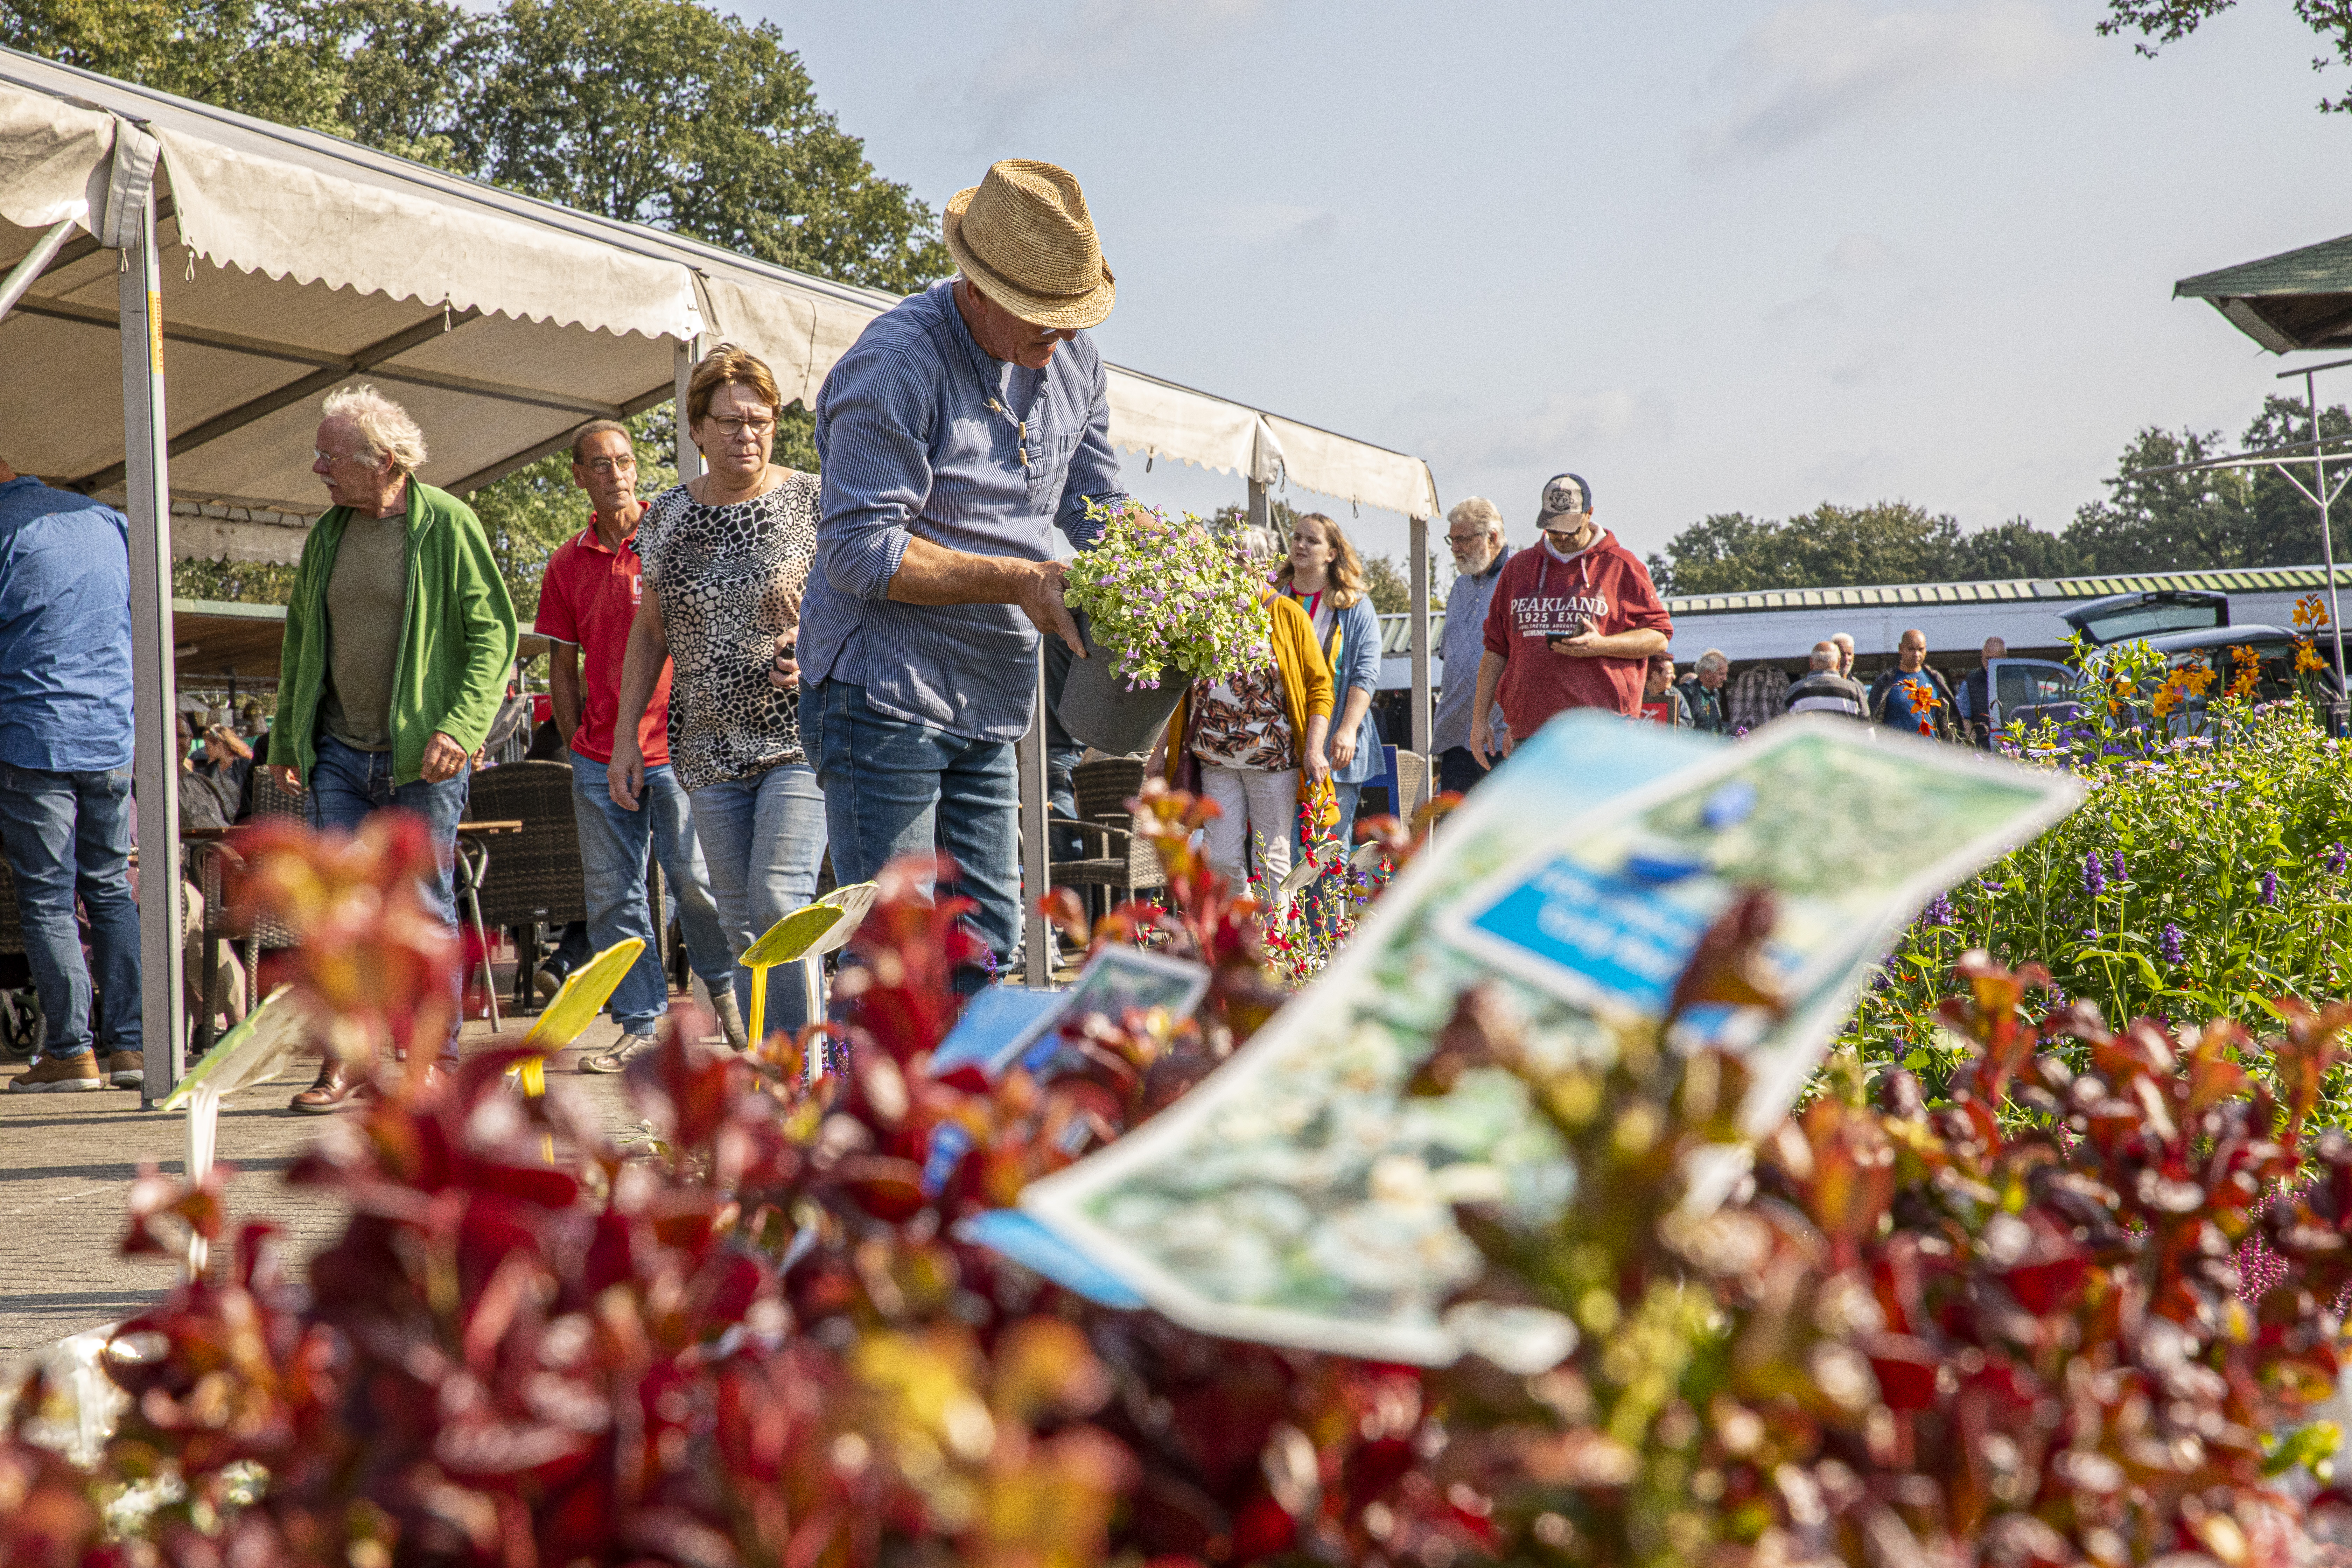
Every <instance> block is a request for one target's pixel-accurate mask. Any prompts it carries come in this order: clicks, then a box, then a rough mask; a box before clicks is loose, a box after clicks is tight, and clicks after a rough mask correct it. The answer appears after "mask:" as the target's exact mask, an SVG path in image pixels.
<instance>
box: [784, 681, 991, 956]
mask: <svg viewBox="0 0 2352 1568" xmlns="http://www.w3.org/2000/svg"><path fill="white" fill-rule="evenodd" d="M801 733H802V735H803V737H805V738H806V739H807V741H808V743H809V749H810V752H811V753H812V754H813V755H814V756H815V757H816V758H817V759H818V762H817V780H818V782H819V783H821V784H824V814H825V821H826V825H827V826H828V827H829V828H830V830H831V834H832V839H833V874H834V875H835V877H836V878H838V879H840V880H841V881H843V882H845V883H847V882H862V881H866V880H868V879H872V878H873V877H874V876H876V875H877V873H879V872H880V871H881V869H882V868H883V867H885V866H887V865H888V864H889V863H890V862H891V861H892V860H894V859H896V858H898V857H899V856H901V855H930V854H933V853H935V852H937V851H941V850H944V851H945V852H946V853H948V854H949V855H950V856H953V857H954V858H955V863H956V873H957V879H956V882H955V884H954V885H953V886H952V887H951V888H950V889H945V890H946V891H949V892H952V893H961V894H962V895H963V896H964V897H966V898H969V899H971V900H974V901H975V902H976V903H977V904H978V905H979V908H978V909H977V910H974V911H973V912H972V914H971V917H970V918H971V923H972V926H973V928H974V930H975V931H976V932H977V934H978V935H979V937H980V940H981V942H982V943H983V944H985V945H986V947H987V948H988V950H989V952H991V953H992V954H993V955H994V958H995V963H996V969H997V972H998V973H1004V972H1005V971H1007V970H1008V969H1010V968H1011V966H1012V963H1013V954H1014V952H1016V951H1017V950H1018V949H1019V947H1020V945H1021V927H1022V920H1021V821H1020V817H1021V788H1020V775H1019V771H1018V770H1017V769H1016V768H1015V767H1014V765H1013V747H1012V745H1011V744H1010V743H1009V742H1003V741H971V740H966V739H965V738H964V737H963V736H961V735H956V734H950V732H949V731H945V730H941V729H937V728H935V727H933V726H932V725H929V724H919V723H915V722H912V721H908V720H905V719H894V718H891V717H890V716H889V715H887V714H885V713H877V712H876V711H874V710H872V709H871V708H868V707H867V706H866V689H865V688H864V687H862V686H848V685H845V684H844V683H842V682H841V681H838V680H828V681H826V682H825V683H824V685H822V686H819V687H817V688H816V689H814V690H813V691H811V692H809V693H808V694H807V696H806V697H805V698H804V699H803V700H802V703H801ZM985 983H986V977H985V976H984V975H981V974H978V973H971V974H968V975H966V976H965V977H963V979H962V981H961V984H967V985H969V986H971V987H973V988H977V987H978V986H979V985H981V984H985Z"/></svg>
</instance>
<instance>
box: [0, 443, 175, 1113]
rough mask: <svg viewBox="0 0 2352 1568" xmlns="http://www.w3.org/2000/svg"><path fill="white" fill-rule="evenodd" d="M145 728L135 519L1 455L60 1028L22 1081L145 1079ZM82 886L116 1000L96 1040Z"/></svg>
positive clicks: (24, 846)
mask: <svg viewBox="0 0 2352 1568" xmlns="http://www.w3.org/2000/svg"><path fill="white" fill-rule="evenodd" d="M131 736H132V730H131V524H130V522H129V521H127V520H126V519H125V518H124V517H123V515H122V514H121V512H119V511H116V510H114V509H113V508H112V507H108V506H100V504H98V503H97V502H96V501H93V500H90V499H89V497H87V496H79V495H75V494H73V493H72V492H70V491H68V490H59V489H50V488H49V487H48V486H47V485H45V484H43V483H42V482H41V481H40V480H38V479H35V478H33V476H32V475H30V474H19V473H17V472H16V470H15V469H13V468H10V467H9V466H8V465H7V463H6V462H5V461H0V851H5V854H6V856H7V860H8V869H9V872H10V874H11V876H12V877H13V878H14V879H15V881H16V914H17V918H18V919H19V920H20V921H22V922H23V925H24V930H25V957H26V962H27V963H29V964H30V965H31V967H32V971H33V987H34V990H35V991H36V992H37V994H39V996H40V999H41V1016H42V1020H43V1023H44V1026H45V1030H46V1032H45V1035H44V1037H43V1041H42V1046H41V1054H40V1056H39V1058H37V1060H35V1062H34V1063H33V1065H32V1066H31V1067H30V1068H27V1069H26V1071H25V1072H23V1073H21V1074H19V1075H18V1076H17V1077H16V1079H13V1080H11V1081H10V1083H9V1085H8V1089H9V1091H10V1092H11V1093H14V1094H36V1093H41V1092H44V1091H48V1090H58V1089H100V1088H103V1087H105V1086H106V1085H107V1084H109V1083H111V1084H112V1085H113V1086H114V1087H115V1088H117V1089H137V1088H138V1087H139V1086H140V1084H141V1083H142V1081H143V1080H144V1079H145V1076H146V1067H147V1058H146V1057H145V1055H144V1054H143V1052H142V1046H141V1038H140V991H139V902H138V900H136V899H134V898H133V897H132V896H131ZM164 864H165V865H166V866H167V867H168V866H169V865H170V861H169V860H166V861H165V862H164ZM76 895H79V897H80V900H81V905H82V908H83V909H84V910H86V911H88V913H89V945H90V952H91V955H92V956H93V957H94V958H95V959H96V960H97V963H98V974H97V982H98V989H99V991H100V993H101V994H103V995H104V997H105V1002H106V1005H105V1007H104V1009H103V1016H104V1020H105V1021H104V1025H103V1027H102V1030H101V1034H102V1038H99V1039H95V1040H94V1039H93V1038H92V1037H91V1033H90V981H91V975H90V966H89V963H85V962H84V961H83V958H82V951H81V933H80V931H79V928H78V927H77V926H76V924H75V921H74V900H75V897H76ZM100 1046H103V1047H105V1049H104V1061H103V1064H102V1065H101V1063H100V1053H99V1051H98V1049H97V1047H100Z"/></svg>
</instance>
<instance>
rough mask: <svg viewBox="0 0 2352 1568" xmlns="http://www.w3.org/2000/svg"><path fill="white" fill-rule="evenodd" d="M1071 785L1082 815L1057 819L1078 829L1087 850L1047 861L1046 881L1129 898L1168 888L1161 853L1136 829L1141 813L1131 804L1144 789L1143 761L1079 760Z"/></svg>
mask: <svg viewBox="0 0 2352 1568" xmlns="http://www.w3.org/2000/svg"><path fill="white" fill-rule="evenodd" d="M1070 788H1071V793H1072V794H1073V795H1075V796H1076V803H1077V808H1078V814H1077V816H1076V817H1075V818H1072V817H1066V816H1055V817H1054V818H1053V821H1054V822H1055V823H1056V824H1059V825H1061V826H1076V828H1077V830H1078V835H1079V838H1080V841H1081V846H1082V849H1083V851H1084V853H1083V855H1082V858H1079V859H1076V860H1055V861H1053V862H1051V863H1050V864H1048V866H1047V867H1046V881H1047V882H1048V883H1049V884H1051V885H1052V886H1054V887H1057V888H1108V889H1116V890H1118V892H1119V893H1121V894H1122V895H1123V896H1124V897H1126V898H1129V899H1131V898H1133V897H1135V896H1136V894H1137V892H1138V891H1139V889H1146V888H1161V887H1165V886H1167V884H1168V873H1167V872H1166V871H1165V870H1164V869H1162V868H1161V867H1160V852H1159V851H1158V850H1156V849H1154V848H1153V847H1151V840H1150V839H1149V838H1146V837H1143V836H1142V835H1141V834H1140V833H1138V832H1136V831H1135V828H1136V823H1137V819H1138V817H1139V815H1140V814H1139V813H1136V812H1131V811H1129V809H1128V805H1127V803H1128V802H1129V800H1132V799H1133V798H1134V797H1135V796H1136V795H1137V794H1138V793H1139V791H1141V789H1142V788H1143V763H1140V762H1139V761H1138V760H1136V759H1135V758H1132V757H1104V758H1100V759H1098V760H1097V761H1095V762H1091V763H1079V764H1078V765H1077V767H1076V770H1074V772H1073V773H1072V774H1071V779H1070Z"/></svg>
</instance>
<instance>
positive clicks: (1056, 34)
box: [946, 0, 1265, 148]
mask: <svg viewBox="0 0 2352 1568" xmlns="http://www.w3.org/2000/svg"><path fill="white" fill-rule="evenodd" d="M1264 9H1265V0H1068V4H1067V5H1065V6H1064V7H1063V9H1062V11H1061V13H1060V15H1058V16H1054V15H1035V14H1031V15H1028V16H1026V18H1025V20H1024V26H1022V27H1021V28H1020V36H1019V41H1017V42H1007V43H1005V44H1003V46H1001V47H998V48H996V49H995V50H993V51H992V52H991V53H990V54H988V55H987V56H985V57H984V58H982V59H981V60H980V61H979V62H978V63H977V64H976V65H975V66H974V67H973V68H972V69H971V73H970V75H969V76H967V77H966V78H965V79H963V80H962V81H961V82H960V83H957V84H955V85H954V86H953V87H951V88H950V89H948V90H947V94H946V96H948V97H949V98H950V100H955V101H957V102H959V103H960V105H961V110H960V112H959V113H958V114H957V115H956V116H955V117H954V118H955V119H957V120H959V121H961V122H962V123H963V125H964V128H965V136H964V141H965V142H966V144H967V145H968V146H971V147H985V148H994V147H997V146H1000V145H1001V144H1002V143H1003V142H1004V140H1005V139H1006V138H1007V137H1009V136H1012V135H1014V134H1016V133H1017V132H1018V131H1019V129H1020V126H1021V124H1022V122H1023V121H1024V120H1025V119H1027V118H1028V116H1029V113H1030V111H1031V110H1033V109H1034V107H1035V106H1036V104H1037V103H1038V101H1039V100H1043V99H1046V98H1050V97H1055V96H1057V95H1059V94H1061V93H1064V92H1068V91H1076V92H1080V93H1084V94H1086V95H1087V96H1089V97H1096V96H1100V97H1102V98H1104V99H1106V100H1108V99H1111V98H1114V97H1115V93H1116V84H1117V82H1118V79H1119V78H1120V77H1121V76H1122V75H1125V74H1127V73H1129V72H1131V71H1134V70H1137V69H1139V68H1149V67H1150V65H1151V62H1152V58H1153V57H1157V56H1159V55H1161V54H1163V53H1165V52H1167V51H1170V50H1172V49H1191V48H1198V47H1201V46H1202V45H1204V44H1207V43H1211V42H1213V41H1216V40H1220V39H1223V38H1225V37H1228V36H1229V35H1230V34H1231V32H1232V31H1233V29H1234V27H1235V26H1238V25H1240V24H1244V23H1246V22H1248V21H1249V20H1251V19H1252V18H1253V17H1255V16H1256V15H1257V14H1258V13H1259V12H1260V11H1262V10H1264Z"/></svg>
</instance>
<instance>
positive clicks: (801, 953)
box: [737, 882, 882, 1040]
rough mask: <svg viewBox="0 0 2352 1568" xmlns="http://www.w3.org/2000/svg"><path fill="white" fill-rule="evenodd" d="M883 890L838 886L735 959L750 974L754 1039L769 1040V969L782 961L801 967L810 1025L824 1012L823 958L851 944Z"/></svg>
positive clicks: (864, 885)
mask: <svg viewBox="0 0 2352 1568" xmlns="http://www.w3.org/2000/svg"><path fill="white" fill-rule="evenodd" d="M881 890H882V889H880V888H878V887H877V886H876V885H875V884H874V883H872V882H852V883H850V884H849V885H848V886H847V887H843V888H835V889H834V890H833V891H831V892H830V893H827V894H826V895H825V896H824V897H823V898H821V899H819V900H817V901H816V902H814V903H813V904H803V906H801V907H800V908H799V909H796V910H793V912H792V913H790V914H788V915H786V916H785V917H784V918H783V919H782V920H780V921H777V922H776V923H775V924H774V925H772V926H770V927H769V928H768V931H767V934H766V935H764V936H762V937H761V938H760V940H759V941H757V942H753V943H752V944H751V946H750V947H748V948H746V949H744V950H743V956H742V957H741V958H740V959H739V960H737V962H738V963H741V964H742V965H743V967H744V968H746V969H748V970H750V971H751V1037H752V1038H753V1039H755V1040H761V1039H765V1038H766V1037H767V1036H766V1035H765V1033H763V1030H764V1029H765V1027H766V1025H767V1021H768V1020H767V1013H768V971H769V970H771V969H772V968H774V967H775V966H776V965H778V964H780V963H798V964H799V965H800V966H801V987H802V990H803V993H804V994H805V995H806V997H807V1000H808V1016H809V1017H810V1019H811V1020H812V1021H814V1020H815V1019H817V1018H819V1017H822V1016H824V994H823V992H824V955H825V954H826V953H828V952H833V951H834V950H835V949H836V948H840V947H844V946H846V945H847V944H848V942H849V939H850V938H851V937H853V936H856V934H857V928H858V927H859V926H861V925H864V924H865V923H866V911H867V910H870V909H872V908H873V907H874V900H875V898H876V896H877V895H878V894H879V893H880V892H881Z"/></svg>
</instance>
